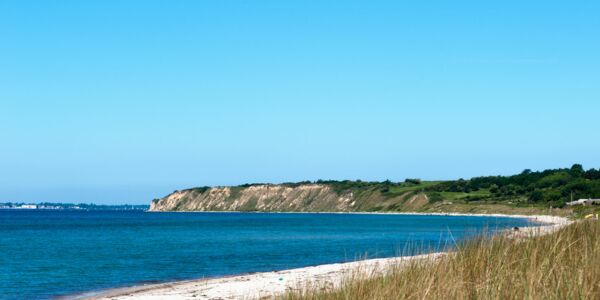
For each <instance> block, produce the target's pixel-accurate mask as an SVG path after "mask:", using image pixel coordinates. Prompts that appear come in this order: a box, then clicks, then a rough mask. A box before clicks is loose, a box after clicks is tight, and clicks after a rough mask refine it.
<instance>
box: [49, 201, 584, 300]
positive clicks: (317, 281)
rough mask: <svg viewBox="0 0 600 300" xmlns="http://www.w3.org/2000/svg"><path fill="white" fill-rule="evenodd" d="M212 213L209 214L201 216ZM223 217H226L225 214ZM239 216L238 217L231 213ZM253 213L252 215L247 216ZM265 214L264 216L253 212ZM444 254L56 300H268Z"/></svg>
mask: <svg viewBox="0 0 600 300" xmlns="http://www.w3.org/2000/svg"><path fill="white" fill-rule="evenodd" d="M203 213H215V212H203ZM225 213H227V212H225ZM233 213H244V212H233ZM250 213H255V212H250ZM256 213H270V212H256ZM278 213H307V214H313V213H336V214H337V213H339V214H389V215H431V216H463V217H464V216H466V217H510V218H522V219H527V220H530V221H531V222H535V223H538V226H527V227H523V228H520V229H519V230H518V231H512V230H505V231H504V233H505V234H508V235H509V236H510V237H513V238H526V237H532V236H539V235H545V234H550V233H553V232H555V231H557V230H559V229H561V228H563V227H564V226H567V225H569V224H571V223H573V221H571V220H569V219H568V218H566V217H559V216H549V215H508V214H468V213H419V212H278ZM445 254H446V252H434V253H428V254H420V255H414V256H397V257H390V258H376V259H366V260H360V261H354V262H346V263H332V264H323V265H317V266H309V267H302V268H295V269H287V270H281V271H271V272H259V273H249V274H238V275H231V276H225V277H216V278H199V279H189V280H182V281H172V282H165V283H157V284H147V285H136V286H131V287H121V288H114V289H108V290H104V291H98V292H87V293H80V294H78V295H73V297H62V298H60V299H88V300H107V299H119V300H127V299H140V298H143V299H165V298H169V299H206V300H208V299H259V298H262V297H269V298H272V297H274V296H277V295H281V294H283V293H285V292H286V291H290V290H297V289H303V288H305V287H306V286H318V287H326V288H336V287H339V286H340V285H341V284H342V283H343V282H344V279H345V278H347V277H348V276H349V275H352V274H354V273H356V272H361V273H362V272H364V273H365V274H369V276H372V275H376V274H383V273H385V272H386V270H389V269H390V268H392V267H395V266H399V267H401V266H402V265H403V264H406V263H408V262H410V261H414V260H423V261H426V260H432V259H438V258H440V257H442V256H444V255H445Z"/></svg>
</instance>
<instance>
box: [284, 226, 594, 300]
mask: <svg viewBox="0 0 600 300" xmlns="http://www.w3.org/2000/svg"><path fill="white" fill-rule="evenodd" d="M283 299H287V300H296V299H600V222H598V221H583V222H577V223H574V224H572V225H570V226H568V227H566V228H564V229H562V230H560V231H558V232H556V233H553V234H549V235H545V236H539V237H531V238H524V239H514V238H508V237H505V236H500V235H497V236H493V237H487V238H486V237H482V238H478V239H474V240H471V241H468V242H466V243H464V244H462V245H459V246H458V248H457V249H456V251H455V252H453V253H450V254H448V255H447V256H444V257H442V258H441V259H438V260H435V261H429V262H423V261H421V262H413V263H409V264H408V265H405V266H403V267H394V268H393V269H392V270H391V271H390V272H389V273H388V274H387V275H385V276H377V277H373V278H369V276H366V275H359V276H354V277H352V278H348V280H347V282H345V283H344V284H343V285H342V287H341V288H339V289H336V290H333V291H332V290H323V289H314V288H313V289H310V288H309V289H305V290H304V291H302V292H293V293H288V294H286V295H285V296H283Z"/></svg>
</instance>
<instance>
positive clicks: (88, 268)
mask: <svg viewBox="0 0 600 300" xmlns="http://www.w3.org/2000/svg"><path fill="white" fill-rule="evenodd" d="M526 224H527V221H526V220H522V219H514V218H494V217H448V216H406V215H355V214H352V215H351V214H258V213H144V212H118V211H106V212H86V211H15V210H0V283H1V284H0V298H1V299H47V298H52V297H55V296H58V295H68V294H74V293H78V292H83V291H91V290H100V289H106V288H112V287H119V286H127V285H134V284H138V283H143V282H156V281H169V280H178V279H189V278H197V277H212V276H220V275H228V274H238V273H245V272H257V271H271V270H279V269H288V268H295V267H302V266H309V265H317V264H323V263H333V262H343V261H352V260H355V259H356V258H358V257H364V256H365V255H367V256H368V257H389V256H394V255H398V254H402V253H404V254H406V252H407V251H408V250H406V249H407V248H410V247H407V245H421V246H425V247H426V248H430V249H431V250H438V249H440V248H443V247H444V246H445V245H448V244H452V243H453V242H452V239H455V240H461V239H464V238H465V237H467V236H469V235H472V234H474V233H475V232H476V231H477V230H482V228H485V227H487V228H490V229H500V228H507V227H512V226H524V225H526ZM413 254H414V251H413Z"/></svg>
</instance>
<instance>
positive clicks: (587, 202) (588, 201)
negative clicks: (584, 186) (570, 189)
mask: <svg viewBox="0 0 600 300" xmlns="http://www.w3.org/2000/svg"><path fill="white" fill-rule="evenodd" d="M594 204H596V205H600V199H591V198H590V199H579V200H575V201H571V202H567V205H594Z"/></svg>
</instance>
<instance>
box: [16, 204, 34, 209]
mask: <svg viewBox="0 0 600 300" xmlns="http://www.w3.org/2000/svg"><path fill="white" fill-rule="evenodd" d="M19 208H20V209H36V208H37V206H36V205H35V204H23V205H21V206H19Z"/></svg>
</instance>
